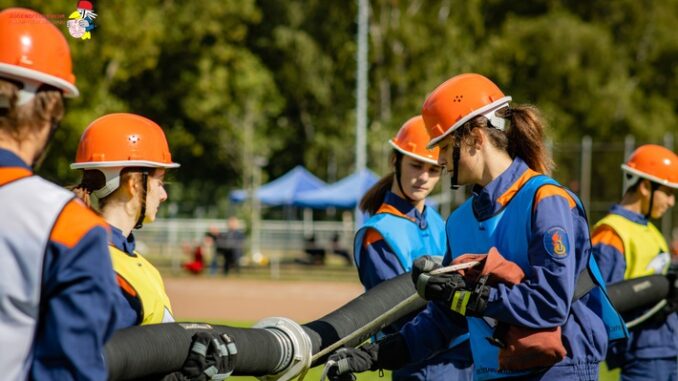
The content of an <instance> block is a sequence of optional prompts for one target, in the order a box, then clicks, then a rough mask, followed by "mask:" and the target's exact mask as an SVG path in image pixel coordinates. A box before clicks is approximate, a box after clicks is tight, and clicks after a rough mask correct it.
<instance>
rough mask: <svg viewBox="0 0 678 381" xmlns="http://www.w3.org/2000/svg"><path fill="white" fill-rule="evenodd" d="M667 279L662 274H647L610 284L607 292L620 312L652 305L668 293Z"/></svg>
mask: <svg viewBox="0 0 678 381" xmlns="http://www.w3.org/2000/svg"><path fill="white" fill-rule="evenodd" d="M669 288H670V284H669V280H668V279H667V278H666V277H665V276H664V275H649V276H644V277H640V278H635V279H629V280H625V281H622V282H619V283H614V284H611V285H609V286H608V287H607V294H608V295H609V296H610V300H611V301H612V304H613V305H614V307H615V308H616V309H617V311H618V312H620V313H626V312H629V311H632V310H635V309H637V308H641V307H648V306H652V305H653V304H655V303H657V302H659V301H661V300H662V299H664V298H666V297H667V295H668V294H669Z"/></svg>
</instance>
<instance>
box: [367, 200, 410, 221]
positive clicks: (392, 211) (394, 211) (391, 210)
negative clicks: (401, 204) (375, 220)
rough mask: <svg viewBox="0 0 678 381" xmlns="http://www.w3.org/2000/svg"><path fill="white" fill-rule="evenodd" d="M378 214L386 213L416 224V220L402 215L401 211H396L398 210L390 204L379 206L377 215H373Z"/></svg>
mask: <svg viewBox="0 0 678 381" xmlns="http://www.w3.org/2000/svg"><path fill="white" fill-rule="evenodd" d="M379 213H388V214H392V215H394V216H397V217H402V218H407V219H408V220H410V221H412V222H416V219H414V218H412V217H410V216H408V215H406V214H403V213H402V212H401V211H399V210H398V208H396V207H395V206H393V205H391V204H381V206H380V207H379V209H378V210H377V213H375V214H379Z"/></svg>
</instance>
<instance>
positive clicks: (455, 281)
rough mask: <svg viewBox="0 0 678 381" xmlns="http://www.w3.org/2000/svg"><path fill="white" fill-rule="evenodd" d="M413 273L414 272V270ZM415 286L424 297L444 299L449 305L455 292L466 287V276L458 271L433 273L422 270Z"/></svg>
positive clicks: (427, 298)
mask: <svg viewBox="0 0 678 381" xmlns="http://www.w3.org/2000/svg"><path fill="white" fill-rule="evenodd" d="M412 274H414V271H413V272H412ZM414 286H415V287H416V289H417V293H418V294H419V296H421V297H422V298H424V299H426V300H439V301H443V302H446V303H447V305H449V302H450V301H451V300H452V295H453V294H454V292H455V291H457V290H462V289H465V288H466V282H465V281H464V277H463V276H461V274H458V273H448V274H438V275H431V274H430V273H428V272H421V273H420V274H419V275H418V276H417V280H416V281H415V283H414Z"/></svg>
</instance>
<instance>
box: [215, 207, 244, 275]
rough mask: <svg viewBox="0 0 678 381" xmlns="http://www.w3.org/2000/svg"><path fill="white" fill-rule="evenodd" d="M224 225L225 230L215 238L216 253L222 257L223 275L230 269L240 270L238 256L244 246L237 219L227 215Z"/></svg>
mask: <svg viewBox="0 0 678 381" xmlns="http://www.w3.org/2000/svg"><path fill="white" fill-rule="evenodd" d="M226 226H227V230H226V231H225V232H221V233H219V234H218V235H217V239H216V254H217V256H221V257H223V260H224V266H223V274H224V275H228V273H229V272H230V271H231V270H233V271H235V272H236V273H239V272H240V258H242V253H243V248H244V246H245V245H244V244H245V234H243V232H242V230H240V223H239V222H238V219H237V218H236V217H234V216H231V217H229V218H228V220H227V221H226ZM215 260H216V258H215ZM213 262H214V260H213Z"/></svg>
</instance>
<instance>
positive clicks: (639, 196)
mask: <svg viewBox="0 0 678 381" xmlns="http://www.w3.org/2000/svg"><path fill="white" fill-rule="evenodd" d="M621 168H622V171H623V172H624V186H623V187H624V192H623V196H622V199H621V201H620V202H619V204H616V205H614V206H612V208H611V209H610V211H609V214H608V215H607V216H605V217H604V218H603V219H601V220H600V221H598V223H597V224H596V225H595V226H594V230H593V235H592V236H591V241H592V243H593V249H594V255H595V256H596V260H597V261H598V263H599V264H600V271H601V273H602V275H603V277H604V279H605V281H606V282H608V283H616V282H620V281H622V280H625V279H633V278H637V277H641V276H646V275H651V274H666V273H667V271H668V269H669V265H670V262H671V255H670V254H669V248H668V245H667V243H666V240H665V239H664V236H663V235H662V234H661V232H659V230H658V229H657V228H656V227H655V226H654V224H652V222H650V220H651V219H657V218H661V217H662V216H663V215H664V214H665V213H666V212H667V211H668V210H669V209H670V208H671V207H673V206H674V204H675V201H676V199H675V192H676V189H677V188H678V155H676V154H675V153H673V152H672V151H671V150H669V149H667V148H664V147H662V146H658V145H653V144H648V145H643V146H640V147H638V149H636V150H635V151H634V152H633V153H632V154H631V156H630V157H629V158H628V160H627V161H626V163H624V164H622V166H621ZM645 312H646V311H637V313H636V314H631V315H630V316H627V317H626V318H627V320H629V319H634V320H635V319H636V318H639V317H640V315H642V314H644V313H645ZM677 358H678V316H677V315H676V313H675V312H673V311H672V310H667V309H665V310H663V311H661V310H660V313H657V314H655V315H654V316H652V318H650V319H647V320H645V321H643V322H642V324H638V325H635V326H634V327H633V328H632V329H631V330H630V336H629V340H628V342H627V343H619V344H618V345H615V346H612V347H611V348H610V350H609V351H608V356H607V365H608V367H609V368H618V367H620V368H621V379H622V380H628V381H631V380H678V361H677Z"/></svg>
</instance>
